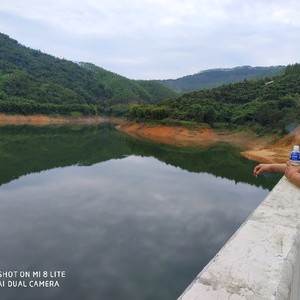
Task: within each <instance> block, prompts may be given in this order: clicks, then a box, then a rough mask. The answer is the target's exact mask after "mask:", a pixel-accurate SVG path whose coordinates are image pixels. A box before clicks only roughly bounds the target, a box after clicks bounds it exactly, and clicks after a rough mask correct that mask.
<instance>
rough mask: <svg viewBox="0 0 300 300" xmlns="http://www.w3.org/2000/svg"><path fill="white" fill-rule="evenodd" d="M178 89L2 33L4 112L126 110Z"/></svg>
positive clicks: (1, 94)
mask: <svg viewBox="0 0 300 300" xmlns="http://www.w3.org/2000/svg"><path fill="white" fill-rule="evenodd" d="M175 96H177V94H176V93H175V92H173V91H171V90H170V89H168V88H166V87H164V86H163V85H161V84H159V83H157V82H154V81H152V82H151V81H149V82H147V81H146V82H144V81H136V80H130V79H128V78H125V77H123V76H120V75H118V74H115V73H113V72H109V71H106V70H104V69H102V68H100V67H97V66H94V65H92V64H89V63H74V62H71V61H68V60H65V59H59V58H56V57H53V56H51V55H48V54H45V53H42V52H41V51H39V50H33V49H30V48H27V47H24V46H22V45H20V44H19V43H18V42H17V41H15V40H13V39H11V38H9V37H8V36H7V35H4V34H1V33H0V112H5V113H22V114H31V113H47V114H49V113H59V114H69V113H70V112H77V113H78V112H80V113H82V114H97V113H103V114H115V115H118V114H125V113H126V112H127V109H128V104H130V103H155V102H157V101H160V100H162V99H163V98H166V97H175Z"/></svg>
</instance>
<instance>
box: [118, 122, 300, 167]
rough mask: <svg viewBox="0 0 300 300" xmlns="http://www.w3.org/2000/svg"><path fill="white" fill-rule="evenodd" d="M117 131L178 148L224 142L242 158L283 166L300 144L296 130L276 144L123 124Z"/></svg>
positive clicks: (242, 135) (241, 135)
mask: <svg viewBox="0 0 300 300" xmlns="http://www.w3.org/2000/svg"><path fill="white" fill-rule="evenodd" d="M118 129H119V130H121V131H123V132H125V133H127V134H129V135H131V136H133V137H136V138H144V139H149V140H153V141H157V142H161V143H166V144H173V145H178V146H209V145H211V144H213V143H216V142H228V143H231V144H235V145H238V146H240V147H242V148H244V149H245V151H243V152H241V155H243V156H244V157H247V158H249V159H251V160H255V161H258V162H264V163H273V162H277V163H279V162H280V163H283V162H286V161H287V160H288V158H289V153H290V151H291V149H292V147H293V145H295V144H300V127H299V128H298V129H297V130H295V131H294V132H293V133H291V134H289V135H287V136H285V137H284V138H282V139H280V140H278V141H276V142H273V141H272V138H271V137H270V138H260V137H257V136H256V135H255V134H254V133H253V132H230V131H218V132H217V131H214V130H212V129H209V128H205V129H203V128H201V129H197V128H194V129H187V128H184V127H180V126H159V125H156V126H151V125H147V124H144V123H125V124H122V125H119V126H118Z"/></svg>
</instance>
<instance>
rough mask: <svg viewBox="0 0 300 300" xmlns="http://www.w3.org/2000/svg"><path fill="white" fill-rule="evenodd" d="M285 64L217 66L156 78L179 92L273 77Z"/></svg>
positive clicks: (282, 71) (281, 70)
mask: <svg viewBox="0 0 300 300" xmlns="http://www.w3.org/2000/svg"><path fill="white" fill-rule="evenodd" d="M285 68H286V66H282V65H279V66H270V67H251V66H239V67H235V68H217V69H208V70H203V71H200V72H199V73H196V74H194V75H187V76H184V77H181V78H177V79H166V80H157V82H159V83H161V84H163V85H164V86H166V87H168V88H170V89H173V90H174V91H176V92H179V93H188V92H192V91H197V90H203V89H210V88H215V87H219V86H221V85H224V84H230V83H236V82H241V81H244V80H245V79H246V80H252V79H261V78H266V77H273V76H277V75H280V74H283V73H284V70H285Z"/></svg>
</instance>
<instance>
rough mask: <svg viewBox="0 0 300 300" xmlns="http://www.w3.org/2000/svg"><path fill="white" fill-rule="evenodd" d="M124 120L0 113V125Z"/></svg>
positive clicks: (121, 121)
mask: <svg viewBox="0 0 300 300" xmlns="http://www.w3.org/2000/svg"><path fill="white" fill-rule="evenodd" d="M124 121H125V119H122V118H114V117H104V116H91V117H68V116H49V115H28V116H27V115H7V114H0V126H5V125H32V126H47V125H59V124H98V123H104V122H110V123H113V124H121V123H123V122H124Z"/></svg>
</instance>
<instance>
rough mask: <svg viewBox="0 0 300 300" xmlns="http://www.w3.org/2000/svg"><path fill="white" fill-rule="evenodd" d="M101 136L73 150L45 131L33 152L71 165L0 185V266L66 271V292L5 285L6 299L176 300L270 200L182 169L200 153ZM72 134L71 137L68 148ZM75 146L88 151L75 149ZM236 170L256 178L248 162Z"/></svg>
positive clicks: (63, 288)
mask: <svg viewBox="0 0 300 300" xmlns="http://www.w3.org/2000/svg"><path fill="white" fill-rule="evenodd" d="M55 130H58V129H55ZM80 130H81V129H79V130H77V131H76V134H78V132H79V133H80V134H79V135H80V136H81V135H82V134H83V132H81V131H80ZM84 130H86V129H84ZM94 131H96V133H97V134H96V135H95V136H94V138H92V139H90V133H89V131H88V133H86V136H88V138H87V137H85V138H84V137H82V136H81V139H79V138H78V136H77V135H76V134H75V137H74V144H72V146H73V147H71V146H70V145H64V143H63V142H62V141H63V139H62V140H61V141H59V142H57V146H56V148H53V147H50V145H51V146H53V144H52V143H54V142H55V138H53V139H52V138H51V137H49V138H48V141H50V142H49V143H47V142H46V141H47V139H46V136H47V135H46V133H45V132H43V133H42V134H41V133H39V134H37V135H36V136H41V135H45V138H44V140H43V142H44V145H43V146H39V147H36V148H32V149H34V153H35V155H36V159H37V160H38V161H40V162H41V164H42V166H45V165H47V162H46V159H45V160H43V156H42V155H41V154H40V153H42V151H44V153H47V155H50V154H51V153H52V157H54V156H55V157H56V158H58V162H57V161H55V160H54V159H53V160H51V159H50V162H48V165H47V166H53V165H54V164H62V165H63V163H62V162H64V163H65V165H71V166H68V167H66V166H65V167H59V166H56V167H55V168H51V169H50V167H49V169H50V170H48V171H40V172H36V173H32V174H28V175H23V176H22V175H20V174H21V173H18V175H19V176H21V177H19V178H18V179H17V180H12V181H11V182H10V183H7V184H2V186H1V187H0V195H1V196H0V197H1V198H0V205H1V210H0V237H1V241H2V243H1V246H0V253H1V256H0V265H1V269H2V270H48V271H50V270H65V271H66V273H67V277H66V278H65V279H63V280H61V281H60V282H61V287H60V288H52V289H29V288H19V289H16V288H15V289H9V288H1V289H0V295H1V299H16V300H17V299H22V300H23V299H25V300H27V299H31V300H35V299H64V300H68V299H72V300H73V299H75V300H76V299H80V300H81V299H86V300H89V299H112V300H121V299H122V300H126V299H130V300H132V299H133V300H135V299H137V300H141V299H163V300H168V299H176V298H177V297H178V296H179V295H180V293H181V292H182V291H183V290H184V289H185V288H186V286H187V285H188V284H189V283H190V281H191V280H192V279H193V278H194V277H195V276H196V274H197V273H198V272H199V271H200V270H201V268H202V267H203V266H204V265H205V264H207V262H208V261H209V260H210V259H211V258H212V257H213V255H214V254H215V253H216V252H217V251H218V250H219V249H220V248H221V247H222V246H223V244H224V243H225V241H226V240H227V239H228V238H229V237H230V236H231V235H232V234H233V232H234V231H235V230H236V229H237V228H238V227H239V226H240V224H241V223H242V222H243V221H244V220H245V218H246V217H247V216H248V215H249V214H250V213H251V212H252V211H253V209H254V208H255V207H256V206H257V205H258V204H259V203H260V201H261V200H262V199H263V198H264V197H265V195H266V194H267V193H268V191H267V190H265V189H263V188H262V187H256V186H253V185H250V184H248V183H243V182H238V181H237V180H232V179H226V178H222V177H221V176H219V175H218V176H217V175H213V174H209V173H206V172H197V170H193V171H191V170H189V168H186V169H184V168H183V167H182V166H187V165H190V166H191V167H193V168H195V166H196V168H197V166H198V168H200V167H199V166H201V168H202V167H203V158H201V157H202V153H200V152H201V151H200V152H198V157H199V160H200V161H202V162H200V163H199V162H197V160H196V152H195V151H196V150H195V149H190V150H185V151H183V150H179V149H178V152H177V153H176V151H175V148H172V147H168V148H165V146H161V145H156V146H155V145H154V144H150V145H149V144H147V143H146V144H145V145H144V147H143V146H142V144H141V142H138V141H133V140H130V139H128V138H127V137H125V136H123V135H121V134H120V133H118V132H115V131H113V130H112V129H107V128H105V132H106V135H105V134H103V136H101V137H99V136H98V135H99V134H100V133H102V132H101V130H100V131H99V128H98V129H96V130H95V129H94ZM71 136H72V134H71V133H70V134H69V135H66V133H65V132H64V133H63V137H64V140H65V141H68V142H71V141H72V139H73V138H72V137H71ZM92 136H93V135H92ZM58 137H60V134H58ZM113 139H115V140H114V141H113ZM13 140H14V141H16V137H14V138H13ZM23 140H25V139H24V137H23ZM30 140H31V139H28V141H27V142H28V143H30ZM75 140H76V141H77V142H76V144H77V146H76V147H77V148H80V149H81V150H82V151H84V150H85V151H86V152H84V153H80V151H79V150H78V149H73V148H74V147H75ZM37 141H38V138H36V141H35V143H36V145H37ZM56 141H57V139H56ZM104 141H106V142H107V143H106V144H105V143H104ZM2 145H3V143H2ZM58 145H59V147H58ZM86 145H88V146H86ZM109 145H111V147H109ZM27 146H28V145H27ZM116 146H118V149H115V147H116ZM223 146H224V145H223ZM61 147H62V149H58V148H61ZM151 147H152V148H151ZM218 147H219V146H218ZM20 148H21V149H23V150H24V144H22V145H20ZM32 149H31V150H32ZM66 149H68V150H69V151H70V153H68V155H66V154H65V155H63V153H64V152H65V151H66ZM151 149H152V150H153V149H154V150H155V149H156V151H153V152H152V153H154V154H153V155H152V156H150V153H151ZM166 149H168V150H169V156H168V155H167V153H168V151H167V152H166ZM224 149H225V150H226V151H229V150H228V149H229V148H226V147H225V148H223V151H222V152H224V151H225V150H224ZM108 150H111V151H108ZM15 151H16V150H15ZM51 151H52V152H51ZM181 151H183V152H181ZM198 151H199V150H198ZM218 151H219V150H218ZM25 153H26V151H25ZM28 153H29V150H28ZM53 153H54V154H55V155H54V154H53ZM99 153H100V154H99ZM175 153H176V154H175ZM188 153H190V155H191V156H189V154H188ZM203 153H204V154H205V153H206V152H205V151H204V152H203ZM233 153H234V151H233ZM15 154H17V152H15ZM145 154H146V155H147V157H145V156H143V155H145ZM22 155H24V153H23V154H22ZM28 155H29V154H28ZM232 155H233V156H234V155H235V154H232ZM19 156H21V154H19ZM148 156H149V157H148ZM162 156H163V157H165V161H166V162H162V160H163V159H162ZM226 156H229V154H226ZM103 157H105V159H104V158H103ZM184 157H185V159H184ZM116 158H117V159H116ZM158 158H159V159H160V160H159V159H158ZM95 160H98V161H101V162H98V163H94V161H95ZM174 160H175V161H176V162H177V163H174V165H171V164H170V161H174ZM189 160H191V161H192V162H193V163H190V162H189ZM205 160H206V162H207V163H208V164H209V163H210V162H212V161H213V159H211V160H209V159H208V157H206V159H205ZM17 161H20V158H18V159H17ZM74 162H76V164H80V165H81V166H79V165H74ZM182 162H184V163H182ZM28 164H29V165H30V163H28ZM72 164H73V165H72ZM83 164H86V166H82V165H83ZM230 164H231V163H229V165H230ZM247 164H248V165H247ZM238 165H239V166H243V168H242V169H248V173H249V172H250V174H251V170H250V168H252V166H251V164H250V165H249V162H247V161H244V160H241V161H239V162H238ZM179 166H180V167H179ZM205 168H206V167H205ZM25 169H26V168H24V169H22V172H24V170H25ZM20 170H21V168H20ZM216 170H218V168H216ZM24 173H26V172H24ZM232 173H234V172H232ZM249 177H250V176H249ZM267 179H268V178H265V179H264V180H265V181H266V182H267ZM249 180H250V179H249ZM251 180H252V179H251Z"/></svg>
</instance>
